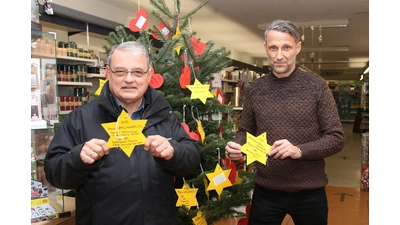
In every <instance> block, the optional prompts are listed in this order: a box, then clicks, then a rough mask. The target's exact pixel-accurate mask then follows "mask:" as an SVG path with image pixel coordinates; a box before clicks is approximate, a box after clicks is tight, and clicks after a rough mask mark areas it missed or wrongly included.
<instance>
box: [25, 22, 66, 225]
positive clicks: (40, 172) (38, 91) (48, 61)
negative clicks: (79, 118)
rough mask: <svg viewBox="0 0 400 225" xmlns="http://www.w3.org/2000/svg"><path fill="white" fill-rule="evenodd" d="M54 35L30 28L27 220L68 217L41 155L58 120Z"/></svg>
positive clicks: (59, 193)
mask: <svg viewBox="0 0 400 225" xmlns="http://www.w3.org/2000/svg"><path fill="white" fill-rule="evenodd" d="M55 42H56V39H55V34H54V33H44V32H41V31H37V30H31V92H32V93H31V222H39V221H44V220H53V219H56V218H61V217H67V216H70V214H71V213H70V211H68V210H65V208H64V194H63V193H64V191H65V190H62V189H58V188H55V187H53V186H52V185H50V184H49V183H48V181H47V180H46V177H45V174H44V158H45V156H46V153H47V150H48V147H49V145H50V142H51V140H52V138H53V136H54V124H55V123H56V122H58V105H57V95H56V93H57V88H56V86H57V85H56V82H57V74H56V72H55V71H54V70H52V69H54V66H55V65H56V63H57V61H56V54H55Z"/></svg>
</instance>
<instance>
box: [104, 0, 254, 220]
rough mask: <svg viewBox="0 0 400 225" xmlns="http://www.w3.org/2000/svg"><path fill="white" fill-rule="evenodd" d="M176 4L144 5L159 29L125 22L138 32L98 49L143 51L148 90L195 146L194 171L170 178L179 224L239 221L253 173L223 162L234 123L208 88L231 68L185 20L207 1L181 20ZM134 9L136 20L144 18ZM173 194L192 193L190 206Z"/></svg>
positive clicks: (114, 37) (222, 51)
mask: <svg viewBox="0 0 400 225" xmlns="http://www.w3.org/2000/svg"><path fill="white" fill-rule="evenodd" d="M180 2H181V1H180V0H174V6H175V7H174V9H173V10H170V9H169V8H168V6H167V5H166V3H165V1H164V0H150V3H151V4H152V5H153V6H154V8H155V9H154V10H153V11H152V12H151V15H153V16H154V17H155V18H156V19H157V21H158V22H159V24H157V25H153V26H152V27H151V28H145V27H142V29H138V28H137V27H136V28H135V27H133V26H135V25H134V24H131V23H130V25H129V26H130V30H131V31H135V29H138V31H137V32H133V33H131V32H129V30H128V31H127V29H126V28H125V27H123V26H118V27H116V29H115V32H111V33H110V34H109V35H108V36H106V38H105V40H106V41H107V44H105V45H103V49H104V50H105V51H106V53H108V52H109V50H110V47H111V46H113V45H116V44H119V43H121V42H125V41H140V42H142V43H144V44H145V45H146V46H148V47H149V49H150V55H151V58H152V61H153V71H154V74H153V76H152V81H150V85H151V86H153V87H154V88H156V89H157V90H158V91H160V93H161V94H162V95H164V96H165V98H166V99H167V100H168V101H169V103H170V104H171V106H172V108H173V109H174V112H175V115H176V116H177V118H178V119H179V120H180V121H181V123H182V125H184V127H185V128H187V132H188V134H189V135H190V136H191V137H192V138H194V139H196V140H198V141H199V143H200V145H201V150H200V151H201V164H200V165H199V167H198V169H196V170H195V171H194V172H193V173H192V174H191V175H190V176H188V177H181V178H178V177H177V178H176V190H177V195H178V201H177V211H178V217H179V218H178V219H179V224H180V225H191V224H205V223H204V222H206V223H207V224H215V223H216V222H218V221H221V220H224V219H227V218H229V217H242V218H243V217H246V214H245V213H244V212H243V210H241V209H239V207H241V206H246V205H247V204H249V203H250V200H251V196H250V191H251V190H252V188H253V187H254V182H253V175H254V174H253V173H252V172H246V169H245V166H244V164H243V163H244V162H231V161H230V160H228V159H225V146H226V143H227V142H228V141H230V140H232V139H233V137H234V135H235V131H234V123H233V122H228V120H227V119H226V118H225V117H226V115H228V113H229V112H230V111H231V110H232V106H230V105H227V104H223V103H224V102H221V99H220V98H218V96H219V95H220V93H219V90H217V92H216V93H215V92H214V91H212V90H211V89H210V88H209V86H210V83H211V82H212V81H213V79H214V74H215V73H220V72H221V70H223V69H224V68H226V67H228V66H230V65H231V63H232V62H231V60H230V59H229V55H230V51H228V50H226V48H225V47H217V46H216V45H215V43H214V42H213V41H207V42H206V43H203V42H201V39H198V38H196V32H195V31H192V29H191V21H190V18H191V16H192V15H193V14H195V13H196V12H197V11H198V10H200V9H201V8H202V7H204V5H205V4H207V2H208V0H203V1H202V2H200V3H199V5H198V6H197V7H196V8H194V9H191V10H190V12H188V13H187V14H185V15H181V13H180ZM139 10H141V13H142V14H141V15H145V14H146V12H143V11H142V9H139ZM139 10H138V11H139ZM137 15H138V13H137V14H136V16H137ZM136 19H137V18H136ZM146 19H147V18H146ZM131 25H132V26H131ZM144 28H145V29H144ZM156 40H157V41H159V42H161V43H162V45H161V47H160V48H155V47H154V45H153V44H154V41H156ZM221 175H222V176H225V180H226V181H225V182H222V183H225V185H223V186H219V184H216V183H215V182H214V181H213V178H216V177H217V176H218V178H220V177H219V176H221ZM212 188H214V189H212ZM179 189H190V190H188V192H191V191H192V192H191V193H195V197H193V199H194V200H195V203H194V204H193V201H191V200H193V199H191V197H190V196H189V200H188V202H189V203H187V202H186V203H185V201H180V200H179V199H180V197H181V196H179V193H180V192H179ZM193 190H197V191H193ZM193 196H194V195H193ZM183 197H185V196H183ZM190 202H191V203H190ZM181 203H182V204H181Z"/></svg>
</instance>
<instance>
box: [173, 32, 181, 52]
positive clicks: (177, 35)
mask: <svg viewBox="0 0 400 225" xmlns="http://www.w3.org/2000/svg"><path fill="white" fill-rule="evenodd" d="M180 35H181V31H180V30H179V28H178V27H177V28H176V32H175V35H174V36H172V39H175V38H179V36H180ZM175 46H176V47H175V48H174V49H175V51H176V52H177V53H178V55H179V53H180V52H181V48H182V47H183V44H182V43H180V42H177V43H176V45H175Z"/></svg>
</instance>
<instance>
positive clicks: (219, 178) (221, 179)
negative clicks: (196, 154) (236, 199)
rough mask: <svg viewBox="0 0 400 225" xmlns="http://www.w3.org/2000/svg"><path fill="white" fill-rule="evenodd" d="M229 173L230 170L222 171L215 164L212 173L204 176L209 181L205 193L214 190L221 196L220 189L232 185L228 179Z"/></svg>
mask: <svg viewBox="0 0 400 225" xmlns="http://www.w3.org/2000/svg"><path fill="white" fill-rule="evenodd" d="M230 173H231V169H227V170H222V168H221V166H220V165H219V164H218V163H217V166H216V167H215V170H214V172H213V173H209V174H206V175H207V177H208V179H209V180H210V185H209V186H208V187H207V191H209V190H215V191H216V192H217V193H218V195H221V192H222V189H224V188H226V187H230V186H232V183H231V182H230V181H229V179H228V177H229V174H230Z"/></svg>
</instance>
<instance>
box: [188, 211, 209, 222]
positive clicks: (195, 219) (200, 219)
mask: <svg viewBox="0 0 400 225" xmlns="http://www.w3.org/2000/svg"><path fill="white" fill-rule="evenodd" d="M192 221H193V223H194V224H195V225H207V221H206V218H205V217H204V216H203V213H202V212H201V211H198V212H197V215H196V216H195V217H193V218H192Z"/></svg>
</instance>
